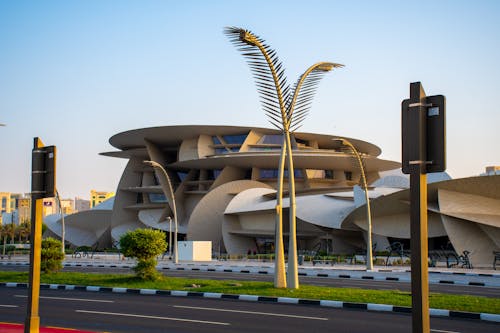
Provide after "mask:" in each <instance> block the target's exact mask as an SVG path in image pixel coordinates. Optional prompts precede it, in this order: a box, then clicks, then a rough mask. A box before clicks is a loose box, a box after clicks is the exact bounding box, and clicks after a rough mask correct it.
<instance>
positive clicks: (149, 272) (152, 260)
mask: <svg viewBox="0 0 500 333" xmlns="http://www.w3.org/2000/svg"><path fill="white" fill-rule="evenodd" d="M166 248H167V242H166V240H165V233H164V232H162V231H160V230H152V229H136V230H134V231H129V232H127V233H126V234H124V235H123V236H122V237H121V238H120V249H121V251H122V254H123V255H124V256H125V257H132V258H136V259H137V265H136V266H135V267H134V272H135V274H136V276H137V277H139V278H141V279H143V280H153V281H154V280H158V279H159V278H160V277H161V274H160V273H158V272H157V271H156V263H157V261H156V257H157V256H159V255H160V254H162V253H164V252H165V250H166Z"/></svg>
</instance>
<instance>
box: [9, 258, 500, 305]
mask: <svg viewBox="0 0 500 333" xmlns="http://www.w3.org/2000/svg"><path fill="white" fill-rule="evenodd" d="M0 269H1V270H3V271H7V270H12V271H28V270H29V268H28V266H2V267H0ZM63 270H64V271H65V272H85V273H106V274H109V273H117V274H125V273H127V274H128V273H133V272H132V270H131V269H128V268H119V267H112V268H110V267H97V266H95V267H64V269H63ZM163 273H164V274H165V275H167V276H171V277H184V278H193V279H213V280H244V281H273V276H272V275H271V274H248V273H235V272H220V271H217V272H208V271H193V270H163ZM299 281H300V283H303V284H309V285H316V286H325V287H337V288H360V289H378V290H395V289H396V290H401V291H407V292H411V284H410V283H409V282H401V281H380V280H359V279H342V278H331V277H312V276H299ZM429 290H430V292H434V293H447V294H456V295H473V296H484V297H495V298H500V288H495V287H482V286H469V285H460V284H430V285H429Z"/></svg>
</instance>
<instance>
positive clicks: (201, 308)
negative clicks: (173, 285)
mask: <svg viewBox="0 0 500 333" xmlns="http://www.w3.org/2000/svg"><path fill="white" fill-rule="evenodd" d="M173 307H174V308H183V309H193V310H206V311H220V312H235V313H246V314H254V315H259V316H275V317H287V318H300V319H310V320H328V318H323V317H308V316H299V315H289V314H283V313H269V312H255V311H243V310H229V309H217V308H203V307H198V306H183V305H173Z"/></svg>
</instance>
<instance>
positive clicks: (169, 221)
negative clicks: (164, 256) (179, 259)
mask: <svg viewBox="0 0 500 333" xmlns="http://www.w3.org/2000/svg"><path fill="white" fill-rule="evenodd" d="M167 219H168V259H172V218H171V217H170V216H169V217H167Z"/></svg>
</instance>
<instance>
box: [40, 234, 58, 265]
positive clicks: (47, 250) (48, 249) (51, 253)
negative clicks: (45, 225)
mask: <svg viewBox="0 0 500 333" xmlns="http://www.w3.org/2000/svg"><path fill="white" fill-rule="evenodd" d="M63 259H64V254H63V253H62V243H61V241H59V240H57V239H55V238H51V237H48V238H46V239H44V240H42V254H41V266H40V268H41V270H42V272H44V273H56V272H58V271H60V270H61V269H62V261H63Z"/></svg>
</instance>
